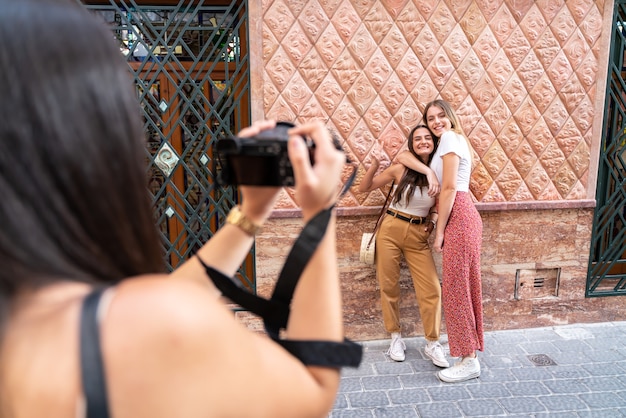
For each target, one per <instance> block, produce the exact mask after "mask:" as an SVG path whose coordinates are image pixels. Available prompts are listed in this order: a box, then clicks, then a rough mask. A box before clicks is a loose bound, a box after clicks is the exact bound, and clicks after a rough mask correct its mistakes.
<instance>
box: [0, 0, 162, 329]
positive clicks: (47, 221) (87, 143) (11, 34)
mask: <svg viewBox="0 0 626 418" xmlns="http://www.w3.org/2000/svg"><path fill="white" fill-rule="evenodd" d="M0 10H2V12H1V13H0V92H2V93H1V94H0V173H1V174H0V219H1V220H2V221H1V222H2V226H1V227H0V309H2V310H3V311H5V310H6V308H7V306H8V304H9V302H10V301H11V299H12V297H13V296H14V295H15V294H16V292H18V291H19V290H20V289H27V288H37V287H40V286H44V285H46V284H49V283H51V282H53V281H55V280H74V281H82V282H87V283H104V282H108V283H110V282H116V281H118V280H121V279H122V278H125V277H128V276H133V275H139V274H145V273H150V272H160V271H164V260H163V255H162V254H163V251H162V246H161V244H160V238H159V235H158V233H157V230H156V227H155V220H154V217H153V212H152V209H151V203H150V199H149V196H148V190H147V175H146V151H145V145H144V142H143V129H142V124H141V120H140V116H139V114H140V113H139V111H140V108H139V104H138V100H137V96H136V93H135V91H134V87H133V85H132V83H131V80H130V75H129V71H128V68H127V66H126V64H125V63H124V60H123V58H122V56H121V53H120V50H119V46H117V45H116V44H115V42H114V41H113V34H112V33H111V32H110V31H109V30H108V29H107V28H106V27H105V26H104V25H103V24H102V23H101V22H100V21H98V20H97V19H96V18H95V17H93V16H92V15H91V14H90V13H89V12H87V10H86V9H85V8H84V7H83V6H81V5H79V4H77V3H76V2H75V1H72V0H19V1H15V0H0ZM4 319H5V316H4V315H3V312H0V326H1V325H2V322H3V320H4Z"/></svg>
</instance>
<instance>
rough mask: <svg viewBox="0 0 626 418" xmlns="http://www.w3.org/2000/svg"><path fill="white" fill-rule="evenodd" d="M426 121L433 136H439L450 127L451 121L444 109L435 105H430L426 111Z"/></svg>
mask: <svg viewBox="0 0 626 418" xmlns="http://www.w3.org/2000/svg"><path fill="white" fill-rule="evenodd" d="M426 123H427V124H428V127H429V128H430V130H431V131H432V133H433V134H435V136H437V137H439V138H441V135H443V134H444V132H447V131H449V130H451V129H452V122H451V121H450V118H449V117H448V115H447V113H446V111H445V110H444V109H442V108H441V107H439V106H437V105H432V106H430V107H429V108H428V111H427V112H426Z"/></svg>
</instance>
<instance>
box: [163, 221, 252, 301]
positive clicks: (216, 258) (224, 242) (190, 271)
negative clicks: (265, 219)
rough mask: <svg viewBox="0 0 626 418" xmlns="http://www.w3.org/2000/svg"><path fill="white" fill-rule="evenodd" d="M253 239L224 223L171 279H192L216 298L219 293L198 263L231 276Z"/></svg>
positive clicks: (248, 249) (172, 274) (173, 273)
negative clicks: (211, 292) (207, 288)
mask: <svg viewBox="0 0 626 418" xmlns="http://www.w3.org/2000/svg"><path fill="white" fill-rule="evenodd" d="M253 243H254V238H253V237H252V236H250V235H248V234H247V233H245V232H244V231H242V230H241V229H240V228H238V227H237V226H234V225H230V224H225V225H224V226H223V227H222V228H220V229H219V230H218V231H217V232H216V233H215V235H213V237H212V238H211V239H210V240H209V241H207V243H206V244H204V245H203V246H202V248H200V250H198V252H197V253H196V254H195V257H192V258H190V259H189V260H187V261H186V262H185V263H183V264H182V265H180V266H179V267H178V268H177V269H176V270H174V271H173V272H172V273H171V274H170V276H171V277H172V278H175V279H185V280H193V281H196V282H198V283H201V284H203V285H205V286H208V287H210V288H212V289H214V291H215V294H216V296H219V294H220V293H219V291H218V290H217V288H215V286H214V285H213V282H211V280H210V279H209V278H208V277H207V273H206V271H205V269H204V267H203V266H202V265H201V264H200V262H199V261H198V258H200V259H201V260H202V261H203V262H204V263H205V264H207V265H209V266H211V267H213V268H215V269H216V270H219V271H221V272H222V273H224V274H225V275H226V276H228V277H233V276H234V275H235V273H237V270H239V267H240V266H241V264H242V263H243V261H244V260H245V258H246V256H247V255H248V254H249V253H250V248H251V247H252V244H253Z"/></svg>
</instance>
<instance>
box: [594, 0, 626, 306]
mask: <svg viewBox="0 0 626 418" xmlns="http://www.w3.org/2000/svg"><path fill="white" fill-rule="evenodd" d="M611 38H612V39H611V55H610V62H609V71H608V84H607V98H606V103H605V111H604V112H605V113H604V130H603V135H602V144H601V151H600V161H599V167H598V186H597V192H596V201H597V206H596V210H595V216H594V222H593V232H592V239H591V254H590V259H589V272H588V276H587V289H586V295H587V296H588V297H592V296H612V295H626V228H624V226H625V225H626V205H625V204H626V67H625V66H624V64H625V62H624V54H625V53H626V0H616V1H615V12H614V16H613V32H612V35H611Z"/></svg>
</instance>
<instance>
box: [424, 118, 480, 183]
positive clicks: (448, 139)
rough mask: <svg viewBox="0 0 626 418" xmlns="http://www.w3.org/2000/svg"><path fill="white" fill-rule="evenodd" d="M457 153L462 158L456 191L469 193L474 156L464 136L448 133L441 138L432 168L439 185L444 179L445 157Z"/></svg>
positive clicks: (452, 132)
mask: <svg viewBox="0 0 626 418" xmlns="http://www.w3.org/2000/svg"><path fill="white" fill-rule="evenodd" d="M451 152H453V153H455V154H456V155H458V156H459V157H460V158H461V161H460V162H459V172H458V175H457V178H456V189H457V190H458V191H459V192H469V183H470V176H471V174H472V154H471V152H470V149H469V145H468V144H467V140H466V139H465V137H464V136H463V135H459V134H457V133H456V132H454V131H448V132H446V133H444V134H443V135H441V138H439V146H438V147H437V151H436V152H435V155H434V156H433V160H432V162H431V163H430V168H431V169H432V170H433V171H434V172H435V175H436V176H437V179H438V180H439V183H441V178H442V177H443V159H442V158H441V157H443V156H444V155H446V154H449V153H451Z"/></svg>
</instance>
